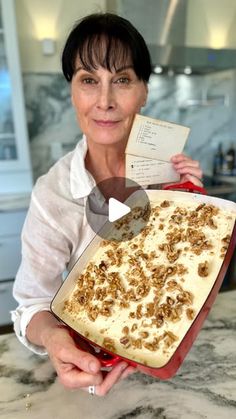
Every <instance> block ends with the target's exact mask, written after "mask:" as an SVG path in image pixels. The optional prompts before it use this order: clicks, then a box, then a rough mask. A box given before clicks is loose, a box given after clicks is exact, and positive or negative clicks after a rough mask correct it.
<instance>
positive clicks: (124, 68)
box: [74, 64, 134, 74]
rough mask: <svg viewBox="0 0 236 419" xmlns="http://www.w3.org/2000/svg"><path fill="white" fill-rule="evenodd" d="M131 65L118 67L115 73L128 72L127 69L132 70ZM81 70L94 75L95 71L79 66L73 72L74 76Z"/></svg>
mask: <svg viewBox="0 0 236 419" xmlns="http://www.w3.org/2000/svg"><path fill="white" fill-rule="evenodd" d="M133 68H134V67H133V65H131V64H129V65H124V66H122V67H119V68H117V69H116V73H121V72H122V71H124V70H129V69H131V70H133ZM81 70H84V71H87V72H88V73H91V74H92V73H94V72H95V70H93V69H91V70H89V69H87V68H84V67H82V66H79V67H77V68H76V69H75V72H74V74H77V73H78V72H79V71H81Z"/></svg>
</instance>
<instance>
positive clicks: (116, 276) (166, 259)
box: [51, 191, 236, 378]
mask: <svg viewBox="0 0 236 419" xmlns="http://www.w3.org/2000/svg"><path fill="white" fill-rule="evenodd" d="M147 192H148V195H149V199H150V205H151V214H150V217H149V221H148V223H147V224H146V226H145V227H144V228H143V230H142V231H141V233H140V234H139V235H137V236H136V237H133V238H130V239H129V240H126V241H121V242H118V241H116V240H107V241H106V240H102V239H99V238H98V237H96V238H95V240H93V241H92V242H91V244H90V245H89V246H88V248H87V249H86V250H85V252H84V254H83V258H82V259H83V260H82V261H80V259H79V260H78V261H77V263H76V264H75V266H74V268H73V269H72V271H71V273H70V274H69V275H68V278H67V280H66V281H65V283H64V284H63V285H62V287H61V288H60V290H59V292H58V293H57V294H56V296H55V298H54V300H53V302H52V307H51V309H52V311H53V312H54V314H55V315H56V316H57V317H59V318H60V319H61V320H62V321H64V322H65V323H66V324H67V325H69V326H70V327H71V328H72V329H73V330H75V331H76V332H78V333H79V334H80V336H83V337H84V338H85V339H86V340H87V341H89V342H91V343H92V344H93V345H94V344H95V345H97V346H98V347H100V348H102V349H104V350H106V351H108V353H112V354H115V355H119V356H120V357H122V358H125V359H128V360H129V361H130V362H131V364H133V365H134V364H138V365H141V366H143V368H140V369H143V371H146V372H148V373H151V374H153V375H157V376H160V377H162V378H168V377H169V376H171V375H172V374H173V373H174V372H175V371H176V369H177V368H178V367H179V365H180V363H181V361H182V360H183V358H184V356H185V355H186V353H187V351H188V350H189V348H190V347H191V344H192V342H193V340H194V338H195V337H196V335H197V332H198V331H199V329H200V327H201V324H202V322H203V320H204V318H205V317H206V315H207V312H208V311H209V308H210V305H211V304H212V303H213V300H214V298H215V296H216V294H217V291H218V289H219V287H220V285H221V283H222V281H223V277H224V273H225V271H226V269H227V264H228V262H229V260H228V261H227V260H226V259H229V258H230V254H232V252H233V250H232V249H233V245H234V244H235V243H233V241H235V240H233V238H232V233H233V229H234V224H235V217H236V204H235V203H232V202H230V201H225V200H221V199H218V198H212V197H203V196H200V195H197V194H189V193H186V192H174V191H147ZM132 216H133V215H132V213H131V214H128V215H127V216H126V217H123V218H122V219H121V220H118V221H117V222H116V223H114V237H115V230H116V229H117V230H119V234H120V231H121V230H122V229H123V230H124V233H125V234H127V233H130V232H129V225H130V217H132ZM234 236H235V233H234ZM130 237H132V235H131V236H130ZM226 255H227V258H226V257H225V256H226ZM67 281H68V282H67ZM66 283H67V284H66ZM213 290H214V292H213ZM213 294H214V295H213ZM185 340H186V342H184V341H185ZM180 352H181V354H180ZM170 361H172V365H171V362H170ZM168 365H169V369H168ZM145 366H146V367H147V368H146V370H145ZM158 371H159V373H158ZM163 371H164V372H163Z"/></svg>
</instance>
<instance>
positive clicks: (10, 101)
mask: <svg viewBox="0 0 236 419" xmlns="http://www.w3.org/2000/svg"><path fill="white" fill-rule="evenodd" d="M0 109H1V112H0V193H18V192H29V191H30V190H31V189H32V175H31V165H30V156H29V145H28V134H27V127H26V115H25V104H24V97H23V86H22V77H21V68H20V59H19V52H18V44H17V32H16V21H15V12H14V1H13V0H0Z"/></svg>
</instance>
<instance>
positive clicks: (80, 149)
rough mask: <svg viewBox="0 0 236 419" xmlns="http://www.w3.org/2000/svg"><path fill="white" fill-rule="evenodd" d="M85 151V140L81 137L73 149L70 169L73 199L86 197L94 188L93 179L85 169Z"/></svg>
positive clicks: (86, 147) (86, 148)
mask: <svg viewBox="0 0 236 419" xmlns="http://www.w3.org/2000/svg"><path fill="white" fill-rule="evenodd" d="M87 150H88V146H87V140H86V137H85V135H83V137H82V139H81V140H80V141H79V142H78V144H77V146H76V148H75V152H74V154H73V157H72V160H71V167H70V188H71V194H72V196H73V198H74V199H79V198H85V197H87V196H88V195H89V194H90V192H91V190H92V189H93V188H94V186H96V183H95V180H94V178H93V177H92V175H91V174H90V173H89V172H88V170H87V169H86V167H85V161H84V160H85V156H86V153H87Z"/></svg>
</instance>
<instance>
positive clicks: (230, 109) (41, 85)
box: [23, 70, 236, 179]
mask: <svg viewBox="0 0 236 419" xmlns="http://www.w3.org/2000/svg"><path fill="white" fill-rule="evenodd" d="M23 80H24V93H25V102H26V111H27V123H28V131H29V138H30V151H31V158H32V167H33V174H34V179H37V177H38V176H40V175H42V174H44V173H45V172H46V171H47V170H48V169H49V168H50V166H51V165H52V164H53V163H54V162H55V161H56V160H57V159H58V158H59V157H61V156H62V155H64V154H65V153H66V152H67V151H69V150H71V149H72V148H73V147H74V146H75V144H76V143H77V141H78V140H79V139H80V138H81V131H80V129H79V127H78V125H77V121H76V117H75V113H74V110H73V107H72V105H71V101H70V85H68V84H67V82H66V81H65V80H64V78H63V76H62V75H61V74H45V73H44V74H40V73H33V74H31V73H26V74H24V77H23ZM235 109H236V70H227V71H222V72H218V73H212V74H209V75H204V76H196V75H193V76H186V75H176V76H172V77H171V76H164V75H152V76H151V80H150V83H149V98H148V101H147V104H146V106H145V108H143V111H142V113H143V114H144V115H148V116H150V117H153V118H158V119H163V120H167V121H171V122H175V123H179V124H183V125H186V126H189V127H190V128H191V132H190V136H189V139H188V143H187V146H186V149H185V152H186V153H187V154H189V155H190V156H192V157H193V158H194V159H198V160H200V162H201V165H202V168H203V170H204V172H206V173H207V172H208V173H209V172H211V170H212V160H213V154H214V152H215V150H216V148H217V146H218V144H219V142H222V143H223V148H224V150H227V148H229V146H230V144H231V143H232V142H233V143H234V144H235V147H236V118H235Z"/></svg>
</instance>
